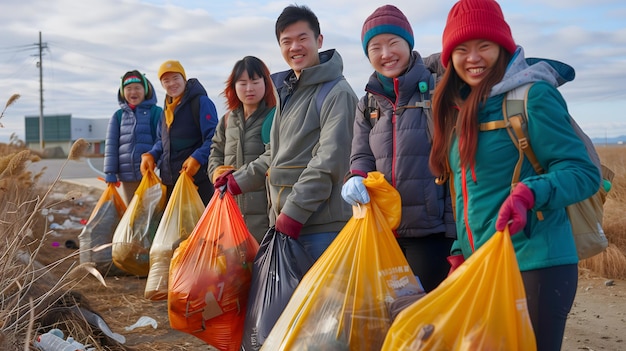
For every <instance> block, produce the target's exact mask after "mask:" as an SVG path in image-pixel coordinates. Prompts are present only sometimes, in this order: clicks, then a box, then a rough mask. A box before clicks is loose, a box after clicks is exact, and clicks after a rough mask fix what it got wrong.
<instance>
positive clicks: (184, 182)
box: [144, 172, 204, 300]
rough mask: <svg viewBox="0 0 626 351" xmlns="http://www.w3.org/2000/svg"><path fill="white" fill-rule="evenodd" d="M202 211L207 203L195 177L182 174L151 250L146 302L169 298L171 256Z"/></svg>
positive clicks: (186, 236) (194, 224)
mask: <svg viewBox="0 0 626 351" xmlns="http://www.w3.org/2000/svg"><path fill="white" fill-rule="evenodd" d="M203 212H204V203H203V202H202V198H200V194H198V190H197V187H196V185H195V184H194V183H193V178H192V177H191V176H190V175H189V174H187V172H183V173H182V174H181V175H180V177H178V180H177V181H176V184H174V189H172V195H171V196H170V199H169V201H168V202H167V206H166V207H165V211H164V212H163V216H162V217H161V222H159V226H158V227H157V230H156V234H155V235H154V240H153V241H152V246H151V247H150V271H149V272H148V279H146V288H145V291H144V297H145V298H146V299H149V300H166V299H167V281H168V279H169V272H170V261H171V260H172V254H173V253H174V250H176V248H177V247H178V245H179V244H180V242H181V241H183V240H185V239H187V238H188V237H189V234H191V232H192V231H193V229H194V228H195V227H196V224H197V223H198V220H199V219H200V216H202V213H203Z"/></svg>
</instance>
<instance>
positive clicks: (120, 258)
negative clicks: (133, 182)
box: [112, 170, 166, 277]
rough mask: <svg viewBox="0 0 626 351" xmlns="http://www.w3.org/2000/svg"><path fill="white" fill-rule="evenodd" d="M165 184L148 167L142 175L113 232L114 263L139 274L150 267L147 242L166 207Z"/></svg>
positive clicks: (150, 239) (150, 242) (148, 243)
mask: <svg viewBox="0 0 626 351" xmlns="http://www.w3.org/2000/svg"><path fill="white" fill-rule="evenodd" d="M165 192H166V187H165V185H163V184H162V183H161V179H159V177H158V176H157V175H156V174H155V173H154V171H152V170H149V171H148V172H146V174H145V175H144V176H143V177H142V178H141V182H140V183H139V187H137V190H136V191H135V195H134V196H133V198H132V200H130V203H129V204H128V207H127V208H126V212H124V215H123V216H122V219H121V220H120V223H119V224H118V225H117V228H116V229H115V233H114V234H113V250H112V256H113V263H115V265H116V266H117V267H119V268H120V269H122V270H123V271H126V272H128V273H130V274H134V275H137V276H140V277H145V276H147V275H148V272H149V270H150V246H151V245H152V240H153V239H154V234H155V233H156V229H157V226H158V225H159V221H160V220H161V216H162V215H163V210H164V209H165V197H166V193H165Z"/></svg>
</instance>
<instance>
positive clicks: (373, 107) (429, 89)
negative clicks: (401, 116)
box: [363, 73, 437, 143]
mask: <svg viewBox="0 0 626 351" xmlns="http://www.w3.org/2000/svg"><path fill="white" fill-rule="evenodd" d="M436 84H437V73H431V81H430V82H429V83H426V82H419V83H418V89H419V91H420V93H421V95H422V100H421V101H417V102H415V105H414V106H400V107H398V108H397V109H398V110H399V109H410V108H421V109H422V111H424V114H425V115H426V134H427V135H428V141H429V142H431V143H432V141H433V129H434V128H435V125H434V122H433V115H432V101H431V98H432V96H433V94H434V92H435V85H436ZM366 96H367V97H366V100H367V104H366V108H365V111H363V115H364V117H365V120H366V121H368V122H369V124H370V126H371V127H372V128H374V126H375V125H376V122H378V119H379V118H380V108H379V106H378V102H377V101H376V99H375V98H374V94H372V93H370V92H368V93H367V95H366Z"/></svg>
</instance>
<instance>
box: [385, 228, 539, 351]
mask: <svg viewBox="0 0 626 351" xmlns="http://www.w3.org/2000/svg"><path fill="white" fill-rule="evenodd" d="M536 349H537V347H536V345H535V334H534V331H533V328H532V325H531V322H530V317H529V315H528V307H527V304H526V292H525V290H524V283H523V282H522V275H521V274H520V271H519V268H518V265H517V259H516V258H515V252H514V250H513V244H512V243H511V238H510V235H509V233H508V230H507V231H505V232H497V233H496V234H495V235H494V236H493V237H492V238H491V239H489V240H488V241H487V242H486V243H485V244H484V245H483V246H481V247H480V248H479V249H478V250H476V252H474V254H472V256H470V257H469V258H468V259H467V260H466V261H465V262H464V263H463V264H462V265H460V266H459V267H458V268H457V269H456V270H455V271H454V272H452V274H451V275H450V276H448V278H446V280H444V281H443V282H442V283H441V284H440V285H439V286H438V287H437V288H436V289H435V290H433V291H431V292H429V293H428V294H427V295H426V296H425V297H424V298H422V299H421V300H418V301H417V302H415V303H414V304H412V305H410V306H409V307H407V308H406V309H405V310H403V311H402V312H400V314H398V317H396V319H395V321H394V322H393V325H392V326H391V328H390V329H389V332H388V333H387V337H386V338H385V343H384V345H383V348H382V350H385V351H396V350H415V351H417V350H420V351H422V350H431V351H439V350H506V351H534V350H536Z"/></svg>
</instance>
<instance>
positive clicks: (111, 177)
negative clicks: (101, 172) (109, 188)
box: [104, 173, 117, 183]
mask: <svg viewBox="0 0 626 351" xmlns="http://www.w3.org/2000/svg"><path fill="white" fill-rule="evenodd" d="M104 181H105V183H117V175H115V174H114V173H107V174H106V175H105V177H104Z"/></svg>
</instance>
